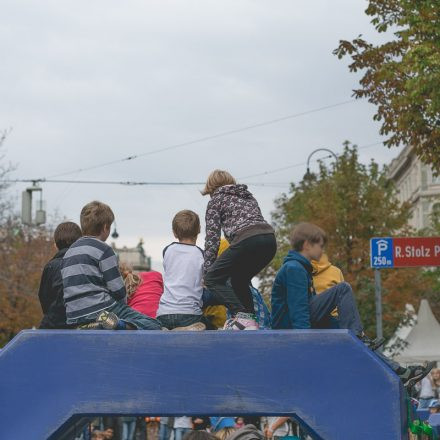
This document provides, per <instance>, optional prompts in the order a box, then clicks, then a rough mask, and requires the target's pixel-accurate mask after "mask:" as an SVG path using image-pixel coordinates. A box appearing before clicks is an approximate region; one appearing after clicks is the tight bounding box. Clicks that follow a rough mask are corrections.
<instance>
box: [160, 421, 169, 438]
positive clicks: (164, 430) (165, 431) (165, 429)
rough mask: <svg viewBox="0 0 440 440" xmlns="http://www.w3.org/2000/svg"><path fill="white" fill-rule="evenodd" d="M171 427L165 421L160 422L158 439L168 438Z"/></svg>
mask: <svg viewBox="0 0 440 440" xmlns="http://www.w3.org/2000/svg"><path fill="white" fill-rule="evenodd" d="M170 436H171V428H170V427H169V426H168V424H167V423H161V424H160V427H159V440H170Z"/></svg>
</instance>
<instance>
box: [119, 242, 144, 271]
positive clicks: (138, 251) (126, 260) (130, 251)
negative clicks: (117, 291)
mask: <svg viewBox="0 0 440 440" xmlns="http://www.w3.org/2000/svg"><path fill="white" fill-rule="evenodd" d="M112 247H113V249H114V251H115V253H116V254H117V255H118V257H119V261H120V262H121V263H122V264H125V265H127V266H128V267H130V268H131V269H132V270H136V271H139V272H148V271H150V270H151V258H150V257H148V256H147V255H146V253H145V249H144V242H143V240H142V239H140V240H139V243H138V245H137V246H136V247H134V248H128V247H126V246H124V247H122V248H117V247H116V246H115V244H114V243H112Z"/></svg>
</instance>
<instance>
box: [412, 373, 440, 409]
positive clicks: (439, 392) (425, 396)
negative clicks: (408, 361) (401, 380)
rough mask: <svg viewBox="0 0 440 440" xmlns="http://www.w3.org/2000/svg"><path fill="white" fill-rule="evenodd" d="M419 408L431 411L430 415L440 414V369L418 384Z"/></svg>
mask: <svg viewBox="0 0 440 440" xmlns="http://www.w3.org/2000/svg"><path fill="white" fill-rule="evenodd" d="M417 392H418V402H419V404H418V408H419V409H427V408H428V409H429V411H430V413H432V414H437V413H440V368H433V369H432V370H431V372H430V373H429V374H428V375H427V376H426V377H424V378H423V379H422V380H421V381H420V382H419V383H418V384H417Z"/></svg>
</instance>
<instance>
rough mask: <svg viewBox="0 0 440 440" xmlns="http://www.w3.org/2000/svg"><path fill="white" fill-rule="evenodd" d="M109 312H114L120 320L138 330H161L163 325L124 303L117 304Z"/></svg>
mask: <svg viewBox="0 0 440 440" xmlns="http://www.w3.org/2000/svg"><path fill="white" fill-rule="evenodd" d="M107 310H108V311H109V312H113V313H115V314H116V315H117V317H118V318H119V319H121V320H122V321H125V322H127V323H128V324H131V325H133V326H134V327H136V328H137V329H138V330H160V329H161V325H160V324H159V322H158V321H157V320H156V319H153V318H150V317H149V316H147V315H144V314H142V313H139V312H137V311H136V310H134V309H132V308H131V307H128V306H127V304H125V303H123V302H117V303H116V304H115V305H113V306H112V307H110V308H109V309H107Z"/></svg>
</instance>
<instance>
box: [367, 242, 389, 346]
mask: <svg viewBox="0 0 440 440" xmlns="http://www.w3.org/2000/svg"><path fill="white" fill-rule="evenodd" d="M393 255H394V251H393V239H392V238H390V237H381V238H372V239H371V240H370V265H371V267H372V268H373V269H374V293H375V302H376V337H377V338H379V339H380V338H382V337H383V326H382V281H381V276H380V269H385V268H390V267H394V256H393Z"/></svg>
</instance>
